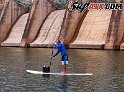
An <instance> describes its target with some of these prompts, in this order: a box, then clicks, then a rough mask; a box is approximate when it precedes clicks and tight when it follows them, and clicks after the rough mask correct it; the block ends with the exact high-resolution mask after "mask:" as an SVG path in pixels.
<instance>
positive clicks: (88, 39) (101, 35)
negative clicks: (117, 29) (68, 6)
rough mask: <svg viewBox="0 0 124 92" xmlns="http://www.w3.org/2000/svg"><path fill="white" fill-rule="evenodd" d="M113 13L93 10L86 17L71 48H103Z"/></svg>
mask: <svg viewBox="0 0 124 92" xmlns="http://www.w3.org/2000/svg"><path fill="white" fill-rule="evenodd" d="M111 14H112V11H106V10H100V11H98V10H91V11H89V12H88V14H87V15H86V17H85V19H84V21H83V23H82V25H81V27H80V30H79V33H78V36H77V38H76V40H75V41H74V42H73V43H71V44H70V47H71V48H100V49H102V48H103V45H105V41H106V37H107V32H108V27H109V22H110V18H111Z"/></svg>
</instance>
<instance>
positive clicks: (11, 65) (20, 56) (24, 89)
mask: <svg viewBox="0 0 124 92" xmlns="http://www.w3.org/2000/svg"><path fill="white" fill-rule="evenodd" d="M52 50H53V51H54V53H55V52H56V49H49V48H0V92H124V51H107V50H83V49H69V50H68V54H69V64H68V66H67V72H69V73H93V75H92V76H59V75H48V76H42V75H35V74H29V73H27V72H26V70H37V71H42V67H43V66H44V65H49V61H50V56H51V53H52ZM60 59H61V56H60V55H58V56H57V57H55V58H54V59H53V60H52V66H51V72H62V71H63V67H62V65H61V62H60Z"/></svg>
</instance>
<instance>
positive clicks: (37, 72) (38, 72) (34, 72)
mask: <svg viewBox="0 0 124 92" xmlns="http://www.w3.org/2000/svg"><path fill="white" fill-rule="evenodd" d="M26 71H27V72H28V73H32V74H41V75H43V74H44V75H45V74H46V75H47V74H48V75H80V76H81V75H93V73H66V74H63V73H44V72H42V71H34V70H26Z"/></svg>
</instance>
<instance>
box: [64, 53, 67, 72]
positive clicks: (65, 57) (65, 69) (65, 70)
mask: <svg viewBox="0 0 124 92" xmlns="http://www.w3.org/2000/svg"><path fill="white" fill-rule="evenodd" d="M66 61H67V55H65V56H64V65H63V69H64V74H66V72H67V68H66Z"/></svg>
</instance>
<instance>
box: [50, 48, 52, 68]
mask: <svg viewBox="0 0 124 92" xmlns="http://www.w3.org/2000/svg"><path fill="white" fill-rule="evenodd" d="M52 59H53V50H52V54H51V58H50V66H51V64H52V63H51V62H52Z"/></svg>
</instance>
